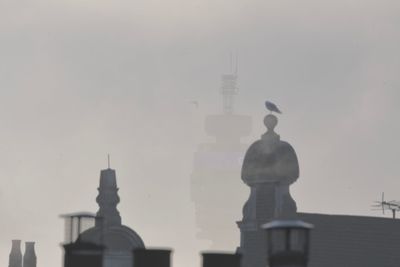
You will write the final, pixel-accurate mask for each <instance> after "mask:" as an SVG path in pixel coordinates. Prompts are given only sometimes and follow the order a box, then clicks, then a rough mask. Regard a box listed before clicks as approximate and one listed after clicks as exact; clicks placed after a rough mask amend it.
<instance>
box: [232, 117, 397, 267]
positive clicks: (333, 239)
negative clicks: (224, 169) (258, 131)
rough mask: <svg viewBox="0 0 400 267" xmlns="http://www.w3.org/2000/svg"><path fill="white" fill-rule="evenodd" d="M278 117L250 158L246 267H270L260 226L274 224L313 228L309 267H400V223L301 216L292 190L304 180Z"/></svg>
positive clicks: (243, 242) (243, 232)
mask: <svg viewBox="0 0 400 267" xmlns="http://www.w3.org/2000/svg"><path fill="white" fill-rule="evenodd" d="M277 123H278V119H277V117H276V116H274V115H272V114H269V115H267V116H266V117H265V119H264V124H265V126H266V127H267V132H266V133H265V134H264V135H262V136H261V139H260V140H258V141H256V142H254V143H253V144H252V145H251V146H250V147H249V149H248V150H247V152H246V155H245V158H244V162H243V166H242V173H241V175H242V180H243V181H244V183H246V184H247V185H248V186H249V187H250V188H251V193H250V196H249V199H248V200H247V202H246V203H245V205H244V207H243V219H242V220H241V221H239V222H238V226H239V228H240V246H239V248H238V251H239V252H240V253H242V254H243V261H242V266H243V267H265V266H267V244H266V236H265V233H264V231H263V230H261V229H260V226H261V225H262V224H264V223H267V222H270V221H272V220H274V219H291V218H293V219H294V218H296V219H300V220H303V221H306V222H309V223H312V224H313V225H314V226H315V228H314V230H313V231H312V234H311V247H310V261H309V265H308V266H309V267H321V266H324V267H337V266H342V267H376V266H380V267H396V266H400V253H398V250H399V247H400V220H394V219H389V218H375V217H366V216H348V215H327V214H313V213H300V212H297V208H296V203H295V201H294V200H293V199H292V197H291V196H290V190H289V186H290V185H291V184H292V183H294V182H295V181H296V180H297V178H298V177H299V164H298V160H297V156H296V153H295V150H294V149H293V148H292V146H291V145H290V144H289V143H287V142H284V141H281V140H280V137H279V135H278V134H277V133H276V132H275V130H274V128H275V126H276V125H277Z"/></svg>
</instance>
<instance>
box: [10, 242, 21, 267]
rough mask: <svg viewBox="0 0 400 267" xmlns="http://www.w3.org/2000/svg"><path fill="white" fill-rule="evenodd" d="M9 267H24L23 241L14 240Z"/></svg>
mask: <svg viewBox="0 0 400 267" xmlns="http://www.w3.org/2000/svg"><path fill="white" fill-rule="evenodd" d="M8 267H22V253H21V240H12V247H11V252H10V258H9V262H8Z"/></svg>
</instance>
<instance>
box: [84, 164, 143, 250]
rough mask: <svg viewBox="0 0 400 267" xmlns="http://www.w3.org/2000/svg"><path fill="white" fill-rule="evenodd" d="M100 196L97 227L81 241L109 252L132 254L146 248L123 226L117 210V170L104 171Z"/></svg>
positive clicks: (98, 198) (134, 234) (86, 233)
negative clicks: (136, 250)
mask: <svg viewBox="0 0 400 267" xmlns="http://www.w3.org/2000/svg"><path fill="white" fill-rule="evenodd" d="M98 190H99V195H98V196H97V198H96V201H97V203H98V204H99V211H98V212H97V217H96V226H95V227H93V228H90V229H88V230H87V231H85V232H83V233H82V234H81V235H80V236H79V238H80V240H81V241H84V242H89V243H94V244H98V245H104V246H105V247H106V249H107V250H109V251H127V252H129V253H130V252H131V251H132V250H134V249H136V248H144V243H143V241H142V239H141V238H140V236H139V235H138V234H137V233H136V232H135V231H133V230H132V229H130V228H129V227H127V226H125V225H122V223H121V216H120V215H119V212H118V210H117V205H118V203H119V201H120V199H119V196H118V187H117V179H116V174H115V170H113V169H110V168H108V169H106V170H102V171H101V174H100V187H99V188H98Z"/></svg>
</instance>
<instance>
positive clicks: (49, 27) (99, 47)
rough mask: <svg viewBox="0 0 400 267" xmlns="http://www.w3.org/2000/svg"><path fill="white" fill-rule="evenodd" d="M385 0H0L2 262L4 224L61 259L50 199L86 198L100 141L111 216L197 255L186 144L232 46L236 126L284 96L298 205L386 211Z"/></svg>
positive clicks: (392, 183)
mask: <svg viewBox="0 0 400 267" xmlns="http://www.w3.org/2000/svg"><path fill="white" fill-rule="evenodd" d="M399 8H400V4H399V2H398V1H389V0H383V1H368V0H367V1H366V0H363V1H361V0H357V1H356V0H354V1H348V0H347V1H344V0H343V1H342V0H340V1H313V0H305V1H257V0H250V1H246V2H243V1H232V0H231V1H225V0H224V1H222V0H217V1H215V0H214V1H208V0H206V1H204V0H202V1H178V0H175V1H123V0H119V1H111V2H110V1H91V0H87V1H82V0H79V1H78V0H73V1H65V0H60V1H49V0H38V1H25V0H20V1H8V0H1V1H0V32H1V34H0V122H1V130H0V138H1V139H0V140H1V141H0V151H1V153H0V171H1V175H0V181H1V183H2V186H1V187H0V200H1V201H0V211H1V214H2V219H1V221H0V229H1V230H0V236H1V239H0V258H1V259H2V264H3V265H6V264H7V260H8V253H9V252H10V249H11V239H22V240H23V241H31V240H33V241H36V242H37V245H36V254H37V256H38V266H40V267H50V266H61V259H62V249H61V247H60V243H61V242H62V241H63V222H62V220H61V219H60V218H59V217H58V215H59V214H62V213H66V212H72V211H79V210H89V211H96V210H97V204H96V202H95V198H96V195H97V187H98V180H99V174H100V170H101V169H104V168H106V167H107V154H110V155H111V167H112V168H114V169H116V171H117V179H118V185H119V187H120V190H119V195H120V197H121V203H120V205H119V206H118V208H119V211H120V213H121V216H122V220H123V223H124V224H126V225H128V226H130V227H132V228H133V229H134V230H135V231H137V232H138V233H139V234H140V235H141V237H142V238H143V240H144V242H145V244H146V245H147V246H149V247H171V248H173V249H174V253H173V259H174V260H173V261H174V266H176V267H183V266H185V265H193V266H199V264H200V258H199V256H198V253H199V252H200V250H207V249H208V247H207V246H208V243H207V242H205V241H201V240H197V239H196V237H195V234H194V231H195V230H194V229H195V227H196V226H195V220H194V208H193V203H192V202H191V201H190V195H189V194H190V190H189V187H190V185H189V179H190V173H191V170H192V165H193V162H192V161H193V158H192V157H193V153H194V151H195V150H196V146H197V145H198V144H199V143H201V142H205V141H207V140H209V137H207V136H206V134H205V131H204V128H203V122H204V121H203V120H204V118H205V116H206V115H209V114H216V113H218V112H220V110H221V99H220V95H219V87H220V75H221V74H222V73H226V72H228V71H229V54H230V53H233V54H237V55H238V57H239V79H238V86H239V88H240V89H239V90H240V91H239V94H238V95H237V97H236V111H237V113H239V114H244V115H250V116H251V117H252V118H253V130H252V135H251V136H249V137H248V138H246V140H243V141H244V142H247V143H251V142H252V141H255V140H256V139H258V138H259V137H260V135H261V134H263V133H264V131H265V129H264V126H263V124H262V119H263V117H264V116H265V114H266V113H267V111H266V110H265V107H264V101H265V100H267V99H269V100H271V101H273V102H275V103H276V104H278V106H279V107H280V108H281V109H282V111H283V115H281V116H280V117H279V120H280V121H279V124H278V126H277V128H276V131H277V132H278V133H279V134H280V136H281V139H283V140H285V141H288V142H290V143H291V144H292V145H293V147H294V148H295V150H296V152H297V155H298V158H299V163H300V178H299V180H298V181H297V182H296V183H295V184H293V186H292V187H291V190H292V196H293V198H294V199H295V201H296V202H297V206H298V210H299V211H304V212H321V213H329V214H331V213H332V214H357V215H367V216H390V215H387V214H386V215H382V214H380V213H379V212H376V211H371V209H370V205H371V204H372V202H373V201H374V200H378V199H379V198H380V195H381V192H383V191H384V192H385V195H386V196H387V197H388V198H392V199H397V200H400V193H399V191H398V190H397V188H399V186H400V180H399V179H398V174H399V171H398V167H397V160H398V158H399V157H398V151H399V150H400V142H399V140H398V136H400V126H399V123H398V118H399V115H400V105H399V104H400V100H399V99H400V80H399V75H398V72H399V69H400V56H399V55H400V54H399V53H398V47H400V34H399V31H398V27H399V23H400V14H399V10H400V9H399ZM192 101H197V102H198V103H199V105H198V107H196V106H195V105H193V103H192ZM227 186H228V185H227ZM243 188H244V189H243V190H247V187H246V186H245V185H243ZM223 208H224V207H221V209H223ZM237 209H238V210H239V212H240V211H241V209H242V207H241V206H239V207H237ZM240 219H241V218H238V220H240ZM232 224H235V222H234V221H232ZM232 234H233V235H237V236H238V237H239V230H237V232H234V233H232ZM234 249H235V247H228V248H226V250H232V251H233V250H234Z"/></svg>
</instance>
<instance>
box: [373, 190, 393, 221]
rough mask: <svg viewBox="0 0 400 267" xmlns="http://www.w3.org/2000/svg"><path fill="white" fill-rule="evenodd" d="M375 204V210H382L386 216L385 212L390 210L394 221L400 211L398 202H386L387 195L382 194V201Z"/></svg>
mask: <svg viewBox="0 0 400 267" xmlns="http://www.w3.org/2000/svg"><path fill="white" fill-rule="evenodd" d="M374 203H375V204H374V205H372V207H373V208H375V209H373V210H382V213H383V214H385V210H390V211H391V212H392V215H393V219H396V212H398V211H400V202H399V201H396V200H391V201H386V200H385V193H384V192H382V198H381V201H375V202H374Z"/></svg>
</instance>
